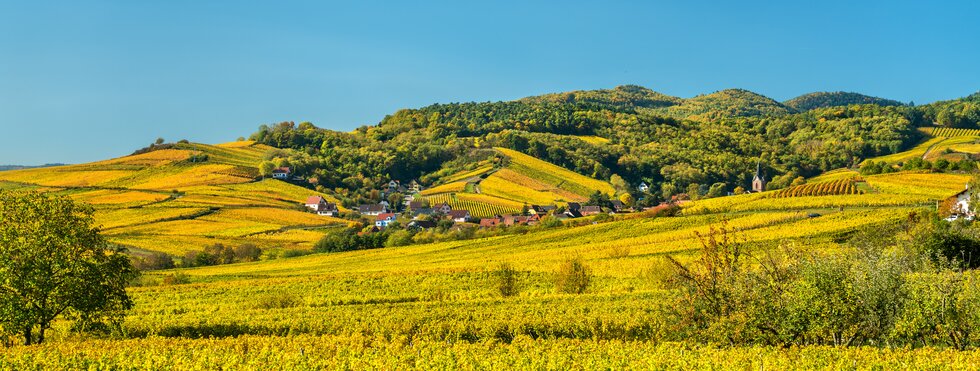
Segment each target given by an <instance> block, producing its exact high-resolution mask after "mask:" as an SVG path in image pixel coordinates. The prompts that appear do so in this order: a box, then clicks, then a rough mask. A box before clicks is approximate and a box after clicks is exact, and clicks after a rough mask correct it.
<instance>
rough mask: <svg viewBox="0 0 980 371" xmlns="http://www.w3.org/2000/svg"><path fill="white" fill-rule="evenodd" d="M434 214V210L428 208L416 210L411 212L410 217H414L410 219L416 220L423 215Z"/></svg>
mask: <svg viewBox="0 0 980 371" xmlns="http://www.w3.org/2000/svg"><path fill="white" fill-rule="evenodd" d="M435 213H436V209H432V208H428V207H426V208H421V209H416V210H412V215H414V216H415V217H414V218H412V219H418V218H420V217H422V216H423V215H432V214H435Z"/></svg>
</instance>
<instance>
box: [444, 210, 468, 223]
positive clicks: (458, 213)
mask: <svg viewBox="0 0 980 371" xmlns="http://www.w3.org/2000/svg"><path fill="white" fill-rule="evenodd" d="M446 216H447V217H449V219H450V220H452V221H453V222H456V223H465V222H466V221H467V220H470V211H469V210H450V211H449V212H448V213H446Z"/></svg>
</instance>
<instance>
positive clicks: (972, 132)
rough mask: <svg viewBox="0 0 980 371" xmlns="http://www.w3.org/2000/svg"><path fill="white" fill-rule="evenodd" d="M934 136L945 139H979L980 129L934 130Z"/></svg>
mask: <svg viewBox="0 0 980 371" xmlns="http://www.w3.org/2000/svg"><path fill="white" fill-rule="evenodd" d="M932 136H934V137H943V138H952V137H965V136H972V137H977V136H980V129H958V128H934V129H933V130H932Z"/></svg>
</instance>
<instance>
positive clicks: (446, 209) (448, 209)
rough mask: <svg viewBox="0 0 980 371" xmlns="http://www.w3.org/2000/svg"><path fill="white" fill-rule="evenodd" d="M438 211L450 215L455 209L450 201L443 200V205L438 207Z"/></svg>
mask: <svg viewBox="0 0 980 371" xmlns="http://www.w3.org/2000/svg"><path fill="white" fill-rule="evenodd" d="M436 211H438V212H440V213H442V214H443V215H449V213H450V212H452V211H453V207H452V206H449V203H448V202H443V203H442V205H439V206H438V207H437V208H436Z"/></svg>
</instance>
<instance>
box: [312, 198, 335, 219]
mask: <svg viewBox="0 0 980 371" xmlns="http://www.w3.org/2000/svg"><path fill="white" fill-rule="evenodd" d="M306 207H308V208H310V209H312V210H313V211H315V212H316V213H317V214H319V215H324V216H334V215H336V214H337V211H338V210H337V204H335V203H332V202H327V200H325V199H323V197H320V196H310V197H308V198H307V199H306Z"/></svg>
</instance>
